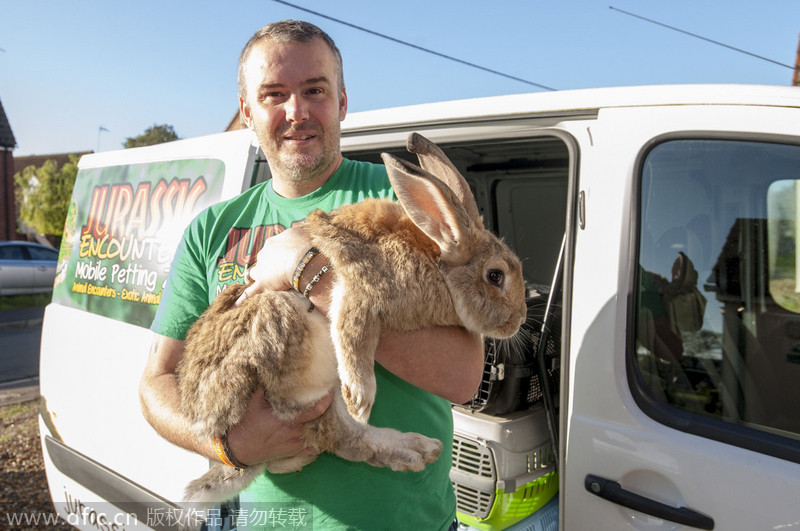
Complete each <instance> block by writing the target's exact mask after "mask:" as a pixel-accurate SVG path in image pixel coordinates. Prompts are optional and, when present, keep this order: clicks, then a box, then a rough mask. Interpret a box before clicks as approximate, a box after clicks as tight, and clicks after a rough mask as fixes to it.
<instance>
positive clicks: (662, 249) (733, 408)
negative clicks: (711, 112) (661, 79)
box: [630, 140, 800, 439]
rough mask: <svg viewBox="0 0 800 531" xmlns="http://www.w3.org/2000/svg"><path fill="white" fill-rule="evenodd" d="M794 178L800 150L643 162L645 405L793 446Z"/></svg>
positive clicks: (696, 151) (671, 156)
mask: <svg viewBox="0 0 800 531" xmlns="http://www.w3.org/2000/svg"><path fill="white" fill-rule="evenodd" d="M797 179H800V146H794V145H785V144H776V143H767V142H747V141H733V140H673V141H667V142H664V143H661V144H659V145H657V146H656V147H654V148H653V149H652V150H651V151H650V152H649V153H648V154H647V156H646V158H645V160H644V162H643V166H642V176H641V196H640V198H639V200H640V208H641V210H640V213H639V214H640V224H639V242H638V243H639V246H638V257H639V263H638V269H637V272H636V279H637V280H636V282H635V293H634V299H635V305H634V307H633V308H632V309H633V312H634V316H633V319H634V321H633V323H634V325H635V326H633V327H632V328H633V332H634V334H635V340H634V341H633V342H632V349H633V350H632V352H630V355H631V356H632V357H633V360H634V363H633V365H632V366H633V367H634V368H635V370H636V371H637V373H638V374H636V375H635V376H636V378H638V381H639V382H641V385H640V387H639V389H640V390H644V392H645V393H647V394H648V395H649V398H650V399H651V400H653V399H654V400H655V401H656V402H657V403H661V404H666V405H668V406H670V407H672V408H677V409H679V410H681V411H682V412H688V413H691V414H696V415H699V417H695V418H696V419H697V420H699V421H700V422H703V420H702V419H703V418H715V419H717V420H721V421H724V422H726V423H731V424H736V425H741V426H747V427H749V428H754V429H757V430H761V431H766V432H771V433H773V434H778V435H783V436H785V437H791V438H795V439H800V415H799V414H798V405H800V385H798V383H799V382H800V315H798V313H797V311H798V298H799V297H800V293H798V291H797V286H798V283H797V281H796V279H797V278H798V277H797V275H798V270H797V267H796V259H795V256H796V252H797V250H798V248H797V245H796V243H797V235H798V232H797V229H796V224H797V222H798V216H797V206H798V204H797V202H796V197H797V195H796V194H797V192H796V180H797Z"/></svg>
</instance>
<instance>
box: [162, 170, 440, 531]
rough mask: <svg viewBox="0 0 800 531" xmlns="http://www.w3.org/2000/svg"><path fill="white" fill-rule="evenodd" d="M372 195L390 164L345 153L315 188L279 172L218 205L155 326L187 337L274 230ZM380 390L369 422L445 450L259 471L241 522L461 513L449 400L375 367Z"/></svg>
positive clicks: (413, 524) (368, 524) (355, 524)
mask: <svg viewBox="0 0 800 531" xmlns="http://www.w3.org/2000/svg"><path fill="white" fill-rule="evenodd" d="M367 197H390V198H394V192H393V190H392V189H391V185H390V184H389V180H388V178H387V176H386V170H385V168H384V167H383V166H380V165H375V164H370V163H365V162H357V161H351V160H348V159H345V160H344V161H343V162H342V164H341V166H340V167H339V169H338V170H337V171H336V173H335V174H334V175H333V176H332V177H331V178H330V179H329V180H328V182H327V183H325V185H323V186H322V187H321V188H319V189H318V190H316V191H314V192H312V193H311V194H309V195H307V196H304V197H300V198H295V199H287V198H284V197H281V196H279V195H277V194H276V193H275V192H274V191H273V189H272V186H271V181H267V182H265V183H262V184H260V185H257V186H254V187H253V188H251V189H249V190H247V191H246V192H244V193H242V194H241V195H239V196H237V197H235V198H233V199H231V200H230V201H226V202H222V203H219V204H216V205H214V206H211V207H209V208H208V209H206V210H205V211H203V212H202V213H201V214H200V215H198V217H197V218H195V220H194V221H193V222H192V223H191V225H190V226H189V227H188V228H187V229H186V232H185V233H184V237H183V240H182V242H181V244H180V245H179V247H178V249H177V251H176V254H175V258H174V260H173V262H172V267H171V269H170V274H169V278H168V280H167V284H166V287H165V289H164V292H163V295H162V297H161V304H160V305H159V308H158V311H157V313H156V316H155V319H154V321H153V324H152V326H151V329H152V330H153V331H154V332H156V333H159V334H162V335H165V336H168V337H173V338H176V339H184V338H185V337H186V331H187V330H188V329H189V327H190V326H191V325H192V323H194V321H195V320H196V319H197V318H198V317H199V316H200V314H201V313H202V312H203V311H204V310H205V309H206V308H207V307H208V306H209V305H210V304H211V302H212V301H213V300H214V298H215V297H216V295H217V294H218V293H219V292H220V291H221V290H222V289H224V288H225V286H227V285H228V284H232V283H236V282H243V281H244V271H245V269H246V267H247V266H248V265H252V263H253V262H254V261H255V259H256V254H257V253H258V251H259V250H260V249H261V247H262V246H263V243H264V241H265V240H266V238H268V237H270V236H272V235H275V234H278V233H280V232H282V231H283V230H284V229H286V228H287V227H291V226H292V225H293V224H294V223H296V222H298V221H301V220H303V219H305V217H306V216H307V215H308V214H309V213H310V212H311V211H313V210H316V209H323V210H326V211H330V210H333V209H334V208H336V207H338V206H340V205H343V204H348V203H354V202H358V201H361V200H362V199H365V198H367ZM375 372H376V379H377V387H378V391H377V395H376V397H375V405H374V407H373V410H372V414H371V417H370V424H373V425H375V426H381V427H392V428H395V429H398V430H400V431H415V432H418V433H422V434H425V435H427V436H429V437H435V438H437V439H439V440H441V441H442V443H443V448H442V454H441V457H440V458H439V459H438V460H437V461H436V462H435V463H432V464H430V465H428V466H427V467H426V468H425V470H423V471H422V472H416V473H411V472H409V473H400V472H393V471H391V470H389V469H386V468H379V467H373V466H370V465H367V464H365V463H353V462H350V461H345V460H343V459H340V458H338V457H336V456H333V455H330V454H323V455H321V456H320V457H319V458H318V459H317V460H316V461H315V462H314V463H312V464H310V465H308V466H306V467H305V468H303V470H302V471H301V472H300V473H299V474H269V473H265V474H263V475H262V476H260V477H259V478H257V479H256V480H255V481H254V482H253V483H252V484H251V485H250V486H249V487H248V488H247V489H245V490H244V491H243V492H242V493H241V495H240V509H239V511H238V512H237V515H236V516H237V518H236V520H237V522H236V523H237V529H260V528H261V529H274V528H276V526H288V527H291V525H290V524H293V525H294V527H299V528H300V529H302V528H303V527H301V526H300V524H304V525H306V526H307V527H305V528H306V529H311V528H312V524H313V529H314V530H315V531H322V530H329V529H363V530H370V531H371V530H377V529H425V530H429V529H430V530H437V529H442V530H444V529H447V528H448V527H449V526H450V524H451V523H452V522H453V519H454V518H455V495H454V494H453V489H452V485H451V483H450V479H449V472H450V465H451V453H452V442H453V421H452V415H451V412H450V402H448V401H447V400H445V399H443V398H439V397H437V396H434V395H432V394H430V393H428V392H426V391H423V390H421V389H419V388H417V387H415V386H413V385H411V384H409V383H407V382H405V381H403V380H401V379H399V378H397V377H395V376H394V375H392V374H391V373H389V372H388V371H386V370H385V369H383V367H381V366H379V365H377V364H376V366H375Z"/></svg>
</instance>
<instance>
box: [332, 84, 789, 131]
mask: <svg viewBox="0 0 800 531" xmlns="http://www.w3.org/2000/svg"><path fill="white" fill-rule="evenodd" d="M665 105H756V106H770V107H800V87H789V86H787V87H781V86H770V85H654V86H639V87H612V88H596V89H580V90H562V91H554V92H537V93H533V94H516V95H508V96H493V97H486V98H474V99H466V100H454V101H446V102H439V103H426V104H421V105H410V106H404V107H394V108H388V109H380V110H374V111H361V112H354V113H351V114H348V116H347V118H346V119H345V121H344V122H343V124H342V131H343V132H344V133H345V134H346V133H348V132H350V133H357V132H363V131H368V130H372V129H378V128H384V127H386V126H387V125H390V126H395V127H396V126H407V125H413V124H417V123H420V124H423V123H424V124H425V125H434V124H442V123H448V122H459V121H463V120H478V121H485V120H493V119H508V118H524V117H527V116H541V115H551V116H553V115H562V114H563V115H580V114H596V113H597V111H599V110H600V109H603V108H612V107H643V106H648V107H649V106H665Z"/></svg>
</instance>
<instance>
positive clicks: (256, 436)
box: [228, 388, 333, 465]
mask: <svg viewBox="0 0 800 531" xmlns="http://www.w3.org/2000/svg"><path fill="white" fill-rule="evenodd" d="M332 400H333V392H330V393H328V394H327V395H326V396H325V397H324V398H322V400H320V401H319V402H317V403H316V405H314V407H312V408H311V409H309V410H307V411H305V412H303V413H301V414H300V415H298V416H297V417H296V418H295V420H294V422H292V423H291V424H287V423H283V422H280V421H279V420H277V419H276V418H275V416H274V415H273V413H272V407H271V406H270V405H269V404H268V403H267V401H266V400H264V390H263V389H261V388H258V389H256V391H255V393H253V396H252V397H251V398H250V402H249V403H248V405H247V412H246V413H245V417H244V418H243V419H242V421H241V422H240V423H239V424H237V425H236V426H231V427H230V428H229V429H228V445H229V448H230V451H231V452H232V453H233V455H234V457H235V458H236V459H237V460H238V461H239V462H241V463H243V464H245V465H252V464H256V463H268V462H270V461H275V460H277V459H283V458H286V457H293V456H301V455H316V454H318V453H319V451H317V450H316V449H314V448H310V447H307V446H306V445H305V444H304V443H303V424H305V423H306V422H310V421H312V420H315V419H317V418H319V417H320V416H321V415H322V414H323V413H325V411H326V410H327V409H328V406H330V404H331V401H332Z"/></svg>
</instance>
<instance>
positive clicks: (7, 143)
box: [0, 102, 17, 148]
mask: <svg viewBox="0 0 800 531" xmlns="http://www.w3.org/2000/svg"><path fill="white" fill-rule="evenodd" d="M0 147H5V148H15V147H17V140H16V139H15V138H14V133H12V132H11V124H9V123H8V118H6V111H4V110H3V103H2V102H0Z"/></svg>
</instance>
